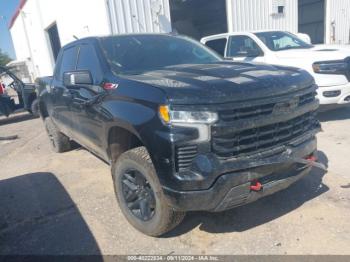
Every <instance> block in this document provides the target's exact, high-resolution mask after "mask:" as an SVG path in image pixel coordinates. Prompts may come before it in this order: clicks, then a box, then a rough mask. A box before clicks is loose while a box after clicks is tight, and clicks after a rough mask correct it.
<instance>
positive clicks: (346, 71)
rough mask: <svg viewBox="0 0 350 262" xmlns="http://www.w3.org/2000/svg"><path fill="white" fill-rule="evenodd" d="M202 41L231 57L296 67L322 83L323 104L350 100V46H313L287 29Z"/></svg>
mask: <svg viewBox="0 0 350 262" xmlns="http://www.w3.org/2000/svg"><path fill="white" fill-rule="evenodd" d="M201 42H202V43H203V44H205V45H207V46H209V47H211V48H212V49H214V50H215V51H216V52H218V53H219V54H221V55H223V56H225V57H226V58H227V59H232V60H234V61H247V62H263V63H268V64H273V65H284V66H294V67H299V68H302V69H304V70H306V71H308V72H309V73H310V74H311V75H312V76H313V77H314V78H315V81H316V84H317V85H318V86H319V89H318V91H317V92H318V98H319V100H320V104H321V105H344V104H349V103H350V49H349V48H345V47H340V46H333V47H332V46H330V45H316V46H313V45H311V44H309V43H306V42H305V41H303V40H301V39H300V38H299V37H297V36H295V35H293V34H291V33H289V32H284V31H259V32H240V33H228V34H221V35H213V36H208V37H204V38H203V39H202V40H201Z"/></svg>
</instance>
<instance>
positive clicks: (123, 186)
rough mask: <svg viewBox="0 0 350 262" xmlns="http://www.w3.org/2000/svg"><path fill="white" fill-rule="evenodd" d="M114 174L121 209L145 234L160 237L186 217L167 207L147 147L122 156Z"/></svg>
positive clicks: (114, 166)
mask: <svg viewBox="0 0 350 262" xmlns="http://www.w3.org/2000/svg"><path fill="white" fill-rule="evenodd" d="M112 175H113V180H114V188H115V192H116V196H117V200H118V202H119V206H120V209H121V210H122V212H123V214H124V216H125V217H126V218H127V220H128V221H129V223H130V224H132V225H133V226H134V227H135V228H136V229H138V230H139V231H141V232H142V233H144V234H146V235H149V236H160V235H162V234H164V233H166V232H168V231H170V230H172V229H173V228H174V227H176V226H177V225H178V224H179V223H180V222H181V221H182V219H183V218H184V215H185V213H184V212H178V211H175V210H173V209H172V208H171V207H170V206H169V205H168V204H167V201H166V199H165V196H164V193H163V190H162V187H161V185H160V183H159V180H158V177H157V174H156V172H155V169H154V166H153V164H152V161H151V158H150V156H149V154H148V152H147V150H146V148H145V147H138V148H135V149H132V150H130V151H127V152H125V153H124V154H122V155H121V156H120V157H119V159H118V161H117V162H116V163H115V164H113V167H112Z"/></svg>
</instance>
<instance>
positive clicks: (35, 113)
mask: <svg viewBox="0 0 350 262" xmlns="http://www.w3.org/2000/svg"><path fill="white" fill-rule="evenodd" d="M30 113H31V114H32V115H33V116H34V117H40V113H39V101H38V99H34V101H33V102H32V105H31V106H30Z"/></svg>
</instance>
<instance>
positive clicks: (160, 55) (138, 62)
mask: <svg viewBox="0 0 350 262" xmlns="http://www.w3.org/2000/svg"><path fill="white" fill-rule="evenodd" d="M100 41H101V47H102V50H103V52H104V54H105V58H106V59H107V61H108V62H109V64H110V65H111V67H112V70H113V71H115V72H116V73H118V74H139V73H142V72H145V71H149V70H155V69H161V68H164V67H167V66H173V65H180V64H208V63H213V62H218V61H221V58H220V57H219V56H218V55H216V54H215V53H214V52H212V51H211V50H210V49H209V48H206V47H204V46H203V45H201V44H200V43H198V42H197V41H194V40H191V39H189V38H186V37H178V36H170V35H132V36H130V35H129V36H127V35H125V36H115V37H106V38H102V39H101V40H100Z"/></svg>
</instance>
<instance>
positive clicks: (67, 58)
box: [55, 46, 78, 80]
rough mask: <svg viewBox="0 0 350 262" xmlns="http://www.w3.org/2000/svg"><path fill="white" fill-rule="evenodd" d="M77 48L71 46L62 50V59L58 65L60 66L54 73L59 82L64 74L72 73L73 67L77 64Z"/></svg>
mask: <svg viewBox="0 0 350 262" xmlns="http://www.w3.org/2000/svg"><path fill="white" fill-rule="evenodd" d="M77 54H78V52H77V47H76V46H72V47H70V48H68V49H65V50H63V53H62V58H61V59H60V60H61V61H59V63H61V66H60V67H59V69H58V70H57V72H56V74H55V75H56V76H58V77H59V79H60V80H62V79H63V74H64V72H68V71H74V70H75V66H76V64H77Z"/></svg>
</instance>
